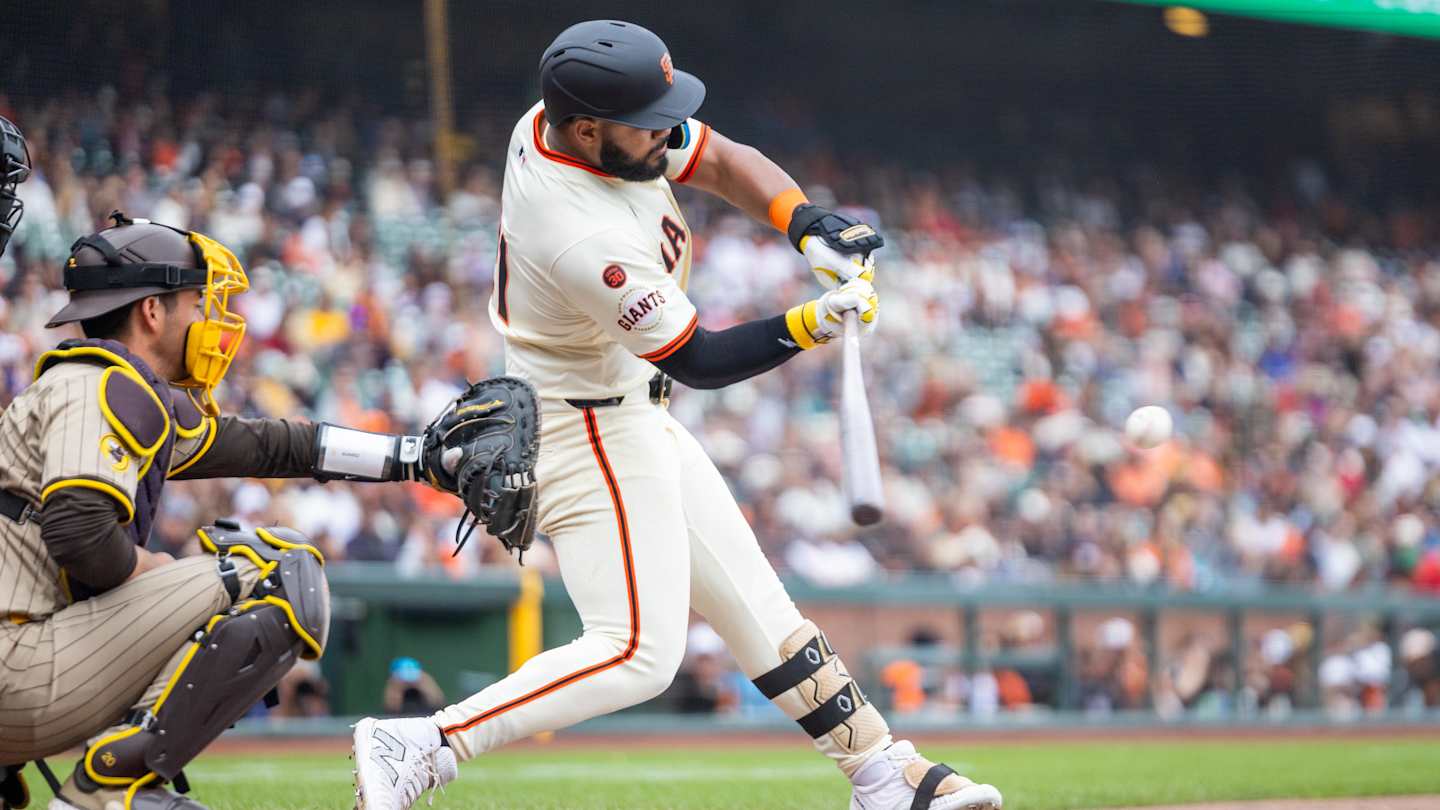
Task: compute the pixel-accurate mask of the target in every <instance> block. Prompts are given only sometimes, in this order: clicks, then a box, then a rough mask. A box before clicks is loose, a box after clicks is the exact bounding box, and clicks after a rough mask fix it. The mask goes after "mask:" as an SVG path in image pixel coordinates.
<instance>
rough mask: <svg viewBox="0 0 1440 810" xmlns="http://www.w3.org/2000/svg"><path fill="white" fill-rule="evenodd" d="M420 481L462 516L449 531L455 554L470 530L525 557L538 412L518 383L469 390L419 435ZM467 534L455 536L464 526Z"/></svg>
mask: <svg viewBox="0 0 1440 810" xmlns="http://www.w3.org/2000/svg"><path fill="white" fill-rule="evenodd" d="M423 453H424V469H425V475H426V476H427V477H428V478H429V479H430V483H431V484H433V485H434V486H435V487H437V488H439V489H442V490H445V491H446V492H452V493H454V494H456V495H458V496H460V500H461V501H463V502H464V504H465V510H466V514H465V517H462V518H461V520H460V525H459V526H457V527H456V529H455V540H456V543H457V546H456V549H455V552H456V553H457V554H458V553H459V552H460V549H461V548H463V547H464V545H465V541H467V540H469V539H470V534H471V532H473V531H474V530H475V525H476V524H477V523H483V524H485V531H487V532H489V533H490V534H491V535H493V536H495V537H497V538H499V540H500V542H501V543H502V544H503V545H504V546H505V549H506V550H507V551H519V552H520V555H521V558H522V561H523V558H524V554H525V550H526V549H528V548H530V543H531V541H532V540H533V539H534V535H535V461H536V458H537V456H538V455H539V453H540V409H539V402H538V401H537V397H536V395H535V389H534V388H532V387H531V386H530V384H529V383H527V382H525V381H524V380H521V379H519V378H517V377H492V378H491V379H488V380H481V381H480V382H477V383H471V384H470V387H469V388H467V389H466V390H465V392H464V393H463V394H461V395H460V396H459V397H457V398H456V400H455V401H454V402H453V403H451V405H450V407H448V408H446V409H445V410H444V411H443V412H442V413H441V414H440V415H439V416H438V417H436V418H435V421H434V422H431V423H430V426H429V427H427V428H426V429H425V447H424V451H423ZM471 516H473V519H471V520H469V521H468V522H469V528H468V529H466V530H465V533H464V536H463V537H462V536H461V534H460V533H461V530H462V529H464V528H465V524H466V522H467V518H471Z"/></svg>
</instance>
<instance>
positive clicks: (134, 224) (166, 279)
mask: <svg viewBox="0 0 1440 810" xmlns="http://www.w3.org/2000/svg"><path fill="white" fill-rule="evenodd" d="M110 217H111V218H112V219H114V220H115V227H113V228H106V229H105V230H103V231H100V232H99V233H93V234H90V235H89V236H82V237H80V238H79V239H77V240H75V244H73V245H71V246H70V258H69V260H68V261H66V262H65V289H67V290H69V291H70V303H69V304H68V305H66V307H65V308H64V309H62V310H60V311H59V312H57V313H56V314H55V317H53V318H51V319H50V322H49V323H47V324H45V326H46V327H56V326H59V325H61V324H65V323H71V322H74V321H83V320H87V319H90V318H94V317H97V316H99V315H104V314H105V313H107V312H113V311H114V310H117V309H119V308H121V307H123V306H126V305H127V304H132V303H134V302H136V301H139V300H140V299H142V298H147V297H149V296H152V295H161V294H163V293H169V292H175V291H177V290H183V289H188V288H193V289H199V290H202V298H201V303H202V307H203V310H204V319H203V320H200V321H197V322H195V323H192V324H191V325H190V327H189V329H188V331H187V332H186V333H185V369H186V371H187V372H188V373H189V376H188V377H186V378H185V379H183V380H176V381H175V384H176V385H179V386H182V387H184V388H195V389H199V390H200V406H201V408H203V409H204V410H205V412H206V413H208V414H210V415H211V416H214V415H217V414H218V413H219V412H220V411H219V408H218V406H217V405H216V404H215V398H214V390H215V386H216V385H219V383H220V380H221V379H222V378H224V376H225V372H226V371H227V370H228V369H229V368H230V362H231V361H232V360H234V359H235V353H236V352H237V351H239V349H240V342H241V341H242V340H243V339H244V337H245V318H244V317H242V316H241V315H240V314H239V313H238V312H235V311H234V310H232V309H231V308H230V307H231V302H230V298H231V297H232V296H235V295H239V294H241V293H243V292H245V291H246V290H248V289H250V281H249V279H248V278H247V277H246V275H245V268H244V267H242V266H241V265H240V260H239V259H237V258H235V254H234V253H231V252H230V249H229V248H227V247H225V246H224V245H222V244H220V243H219V242H216V241H215V240H214V239H211V238H210V237H208V236H206V235H205V234H203V233H196V232H195V231H183V230H181V229H179V228H172V227H170V226H169V225H159V224H156V223H153V222H150V221H149V220H144V219H129V218H128V217H126V216H125V215H124V214H122V213H120V212H119V211H116V212H114V213H112V214H111V215H110Z"/></svg>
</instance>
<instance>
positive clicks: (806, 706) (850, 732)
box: [754, 622, 890, 774]
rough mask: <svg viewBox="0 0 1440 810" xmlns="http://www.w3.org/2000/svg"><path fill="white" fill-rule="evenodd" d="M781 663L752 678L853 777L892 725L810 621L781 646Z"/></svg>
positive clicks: (817, 744)
mask: <svg viewBox="0 0 1440 810" xmlns="http://www.w3.org/2000/svg"><path fill="white" fill-rule="evenodd" d="M780 659H781V663H780V665H779V666H777V667H775V668H774V669H772V670H770V671H769V672H766V673H765V674H763V675H761V676H760V677H758V678H756V679H755V680H754V683H755V686H756V687H757V688H758V689H759V690H760V692H761V693H762V694H764V695H765V697H767V698H770V699H771V700H773V701H775V703H776V705H778V706H780V708H781V709H783V710H784V711H785V713H786V714H788V715H790V717H791V719H793V720H795V721H796V722H797V723H799V724H800V727H801V728H803V729H804V730H805V733H806V734H809V735H810V737H811V738H812V739H814V740H815V745H816V747H818V748H820V750H822V751H824V752H825V753H826V754H827V755H830V756H832V757H833V758H835V759H836V760H837V761H838V762H839V764H840V767H841V769H842V770H845V771H846V773H847V774H848V773H851V772H853V770H854V769H855V768H857V767H859V764H860V762H861V761H862V760H863V758H864V755H865V754H867V753H868V752H870V751H871V750H873V749H874V748H875V747H876V746H877V745H879V744H881V743H886V742H888V741H889V737H890V727H889V725H887V724H886V723H885V718H884V717H881V716H880V712H879V711H877V710H876V709H875V707H874V706H872V705H871V704H870V702H869V701H868V700H867V699H866V698H865V695H864V693H863V692H861V691H860V687H859V685H858V684H856V683H855V681H854V680H853V679H851V677H850V673H849V672H847V671H846V670H845V665H844V663H842V662H841V661H840V656H839V654H837V653H836V652H835V650H834V648H832V647H831V646H830V642H829V641H827V640H826V638H825V634H824V633H821V632H820V629H819V628H818V627H816V626H815V623H814V622H805V623H804V624H803V625H801V626H800V629H798V630H796V631H795V632H794V633H792V634H790V637H789V638H787V639H785V641H784V643H782V644H781V645H780Z"/></svg>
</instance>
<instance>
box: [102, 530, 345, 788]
mask: <svg viewBox="0 0 1440 810" xmlns="http://www.w3.org/2000/svg"><path fill="white" fill-rule="evenodd" d="M199 535H200V542H201V545H203V546H204V547H205V549H206V550H207V551H210V552H212V553H215V554H216V555H217V556H219V557H220V558H221V560H222V561H223V560H224V559H225V558H226V557H227V556H229V555H241V556H244V557H247V558H249V559H250V560H251V561H252V562H254V563H255V564H256V565H258V566H260V569H261V576H260V581H259V583H257V584H256V586H255V589H254V590H253V592H252V593H251V594H249V597H248V598H246V599H243V600H242V601H239V602H237V603H236V604H235V606H234V607H232V608H231V609H230V610H228V611H226V612H225V613H221V614H217V615H216V616H213V617H212V618H211V619H210V620H209V621H208V622H207V623H206V624H205V626H204V627H203V628H200V629H198V630H196V631H195V636H194V638H193V640H192V642H191V644H190V647H189V649H188V650H186V651H185V652H184V655H183V657H182V658H181V659H180V663H179V665H178V666H177V667H176V668H175V671H174V673H173V674H171V676H170V679H169V681H168V682H167V683H166V684H165V688H164V690H163V691H161V693H160V695H159V697H158V698H157V699H156V701H155V705H154V706H153V707H151V708H150V709H149V710H145V711H140V712H135V713H132V715H131V716H130V717H129V718H127V719H126V725H127V727H126V728H124V729H122V730H120V731H117V732H115V733H113V734H109V735H107V736H105V737H102V738H101V739H99V740H97V741H96V742H95V744H94V745H92V746H90V748H89V749H88V750H87V751H86V752H85V757H84V759H83V761H82V765H83V773H84V776H85V777H86V779H87V780H88V781H89V782H91V783H94V784H95V785H98V786H100V787H106V788H112V789H114V788H122V789H128V790H127V793H126V803H125V810H130V799H131V797H133V796H134V795H135V792H136V791H137V790H139V789H141V788H144V787H146V786H152V785H156V784H159V783H161V782H165V781H169V780H172V779H174V778H175V776H176V774H178V773H179V772H180V769H181V768H183V767H184V766H185V765H186V764H187V763H189V762H190V761H191V760H193V759H194V758H195V757H196V756H198V755H199V754H200V752H201V751H202V750H204V748H205V746H207V745H209V744H210V742H211V741H213V740H214V739H215V738H216V737H218V736H220V733H221V732H223V731H224V730H225V729H226V728H229V727H230V725H231V724H232V723H234V722H235V721H236V720H238V719H240V717H241V716H243V715H244V714H245V712H246V711H247V710H249V708H250V707H251V706H253V705H255V703H256V702H257V701H259V700H260V699H261V697H263V696H264V695H265V693H266V692H269V691H270V689H271V688H273V687H274V686H275V684H277V683H279V681H280V678H281V677H282V676H283V675H284V674H285V673H286V672H288V671H289V670H290V668H291V667H292V666H294V665H295V661H296V659H297V657H303V658H319V657H320V655H321V653H322V652H324V649H325V641H326V638H327V637H328V632H329V621H330V591H329V588H328V586H327V585H326V582H325V576H324V573H323V572H322V570H321V565H322V564H323V563H322V558H321V556H320V552H319V551H317V550H316V549H315V547H314V546H311V545H310V544H308V543H306V542H305V538H304V537H302V536H300V535H299V534H298V533H296V532H294V531H291V530H288V529H279V528H270V529H256V530H255V531H254V532H244V531H240V530H239V528H238V527H236V526H235V524H225V523H221V524H218V525H216V526H207V527H205V528H203V529H201V530H200V532H199Z"/></svg>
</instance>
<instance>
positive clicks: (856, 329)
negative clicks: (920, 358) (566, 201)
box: [840, 312, 885, 526]
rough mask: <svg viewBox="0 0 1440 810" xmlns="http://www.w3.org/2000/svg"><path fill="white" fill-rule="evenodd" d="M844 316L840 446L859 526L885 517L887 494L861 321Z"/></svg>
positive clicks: (848, 497)
mask: <svg viewBox="0 0 1440 810" xmlns="http://www.w3.org/2000/svg"><path fill="white" fill-rule="evenodd" d="M844 318H845V331H844V336H843V337H842V338H841V343H842V346H841V349H842V351H841V354H842V355H843V360H842V363H843V365H842V367H841V382H840V447H841V453H842V455H843V459H844V467H845V470H844V485H845V499H846V501H847V502H848V503H849V505H850V519H851V520H853V521H855V523H856V524H858V525H860V526H869V525H872V524H875V523H878V522H880V519H881V518H882V517H884V515H885V496H884V490H883V488H882V486H881V482H880V456H879V453H878V451H877V450H876V447H875V423H874V421H873V420H872V419H871V416H870V400H869V397H868V396H867V395H866V393H865V371H864V368H863V367H862V366H861V364H860V325H859V323H858V321H857V316H856V314H855V313H854V312H847V313H845V316H844Z"/></svg>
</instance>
